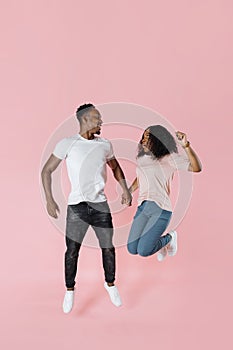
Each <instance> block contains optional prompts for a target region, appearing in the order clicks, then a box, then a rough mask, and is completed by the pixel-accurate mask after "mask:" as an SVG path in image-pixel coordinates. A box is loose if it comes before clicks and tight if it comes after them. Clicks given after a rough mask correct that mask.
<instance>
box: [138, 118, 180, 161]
mask: <svg viewBox="0 0 233 350" xmlns="http://www.w3.org/2000/svg"><path fill="white" fill-rule="evenodd" d="M146 130H149V142H148V148H149V150H150V153H151V156H152V157H153V158H156V159H161V158H162V157H164V156H166V155H167V154H171V153H177V152H178V150H177V145H176V141H175V139H174V137H173V136H172V135H171V134H170V132H169V131H168V130H167V129H166V128H164V127H163V126H162V125H152V126H149V127H148V128H146ZM146 130H145V131H146ZM143 135H144V133H143V134H142V138H141V140H140V142H139V144H138V155H137V157H142V156H143V155H144V154H146V153H145V151H144V150H143V147H142V140H143Z"/></svg>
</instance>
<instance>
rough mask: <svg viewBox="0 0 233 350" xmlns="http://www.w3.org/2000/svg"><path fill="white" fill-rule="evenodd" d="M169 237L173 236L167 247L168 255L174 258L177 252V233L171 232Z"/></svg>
mask: <svg viewBox="0 0 233 350" xmlns="http://www.w3.org/2000/svg"><path fill="white" fill-rule="evenodd" d="M169 235H171V236H172V239H171V240H170V242H169V243H168V245H167V253H168V255H169V256H174V255H176V252H177V233H176V231H171V232H169Z"/></svg>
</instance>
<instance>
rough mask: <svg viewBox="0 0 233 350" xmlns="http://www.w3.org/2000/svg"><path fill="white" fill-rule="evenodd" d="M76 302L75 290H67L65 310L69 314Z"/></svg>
mask: <svg viewBox="0 0 233 350" xmlns="http://www.w3.org/2000/svg"><path fill="white" fill-rule="evenodd" d="M73 304H74V290H67V291H66V294H65V296H64V300H63V311H64V313H65V314H68V313H69V312H70V311H71V310H72V307H73Z"/></svg>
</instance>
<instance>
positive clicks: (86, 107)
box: [76, 103, 95, 122]
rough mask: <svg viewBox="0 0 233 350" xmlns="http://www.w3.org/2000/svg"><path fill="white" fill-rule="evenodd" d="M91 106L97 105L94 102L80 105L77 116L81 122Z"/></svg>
mask: <svg viewBox="0 0 233 350" xmlns="http://www.w3.org/2000/svg"><path fill="white" fill-rule="evenodd" d="M91 108H95V106H94V105H93V104H92V103H85V104H83V105H81V106H79V107H78V109H77V111H76V117H77V119H78V121H79V122H80V121H81V119H82V116H83V115H84V114H86V113H87V112H88V111H89V110H90V109H91Z"/></svg>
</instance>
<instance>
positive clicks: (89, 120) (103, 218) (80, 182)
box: [41, 103, 132, 313]
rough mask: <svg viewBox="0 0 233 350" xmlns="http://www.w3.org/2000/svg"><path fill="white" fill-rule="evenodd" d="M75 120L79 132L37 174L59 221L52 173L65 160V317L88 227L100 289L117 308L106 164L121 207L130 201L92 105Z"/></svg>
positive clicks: (49, 207)
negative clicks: (95, 244)
mask: <svg viewBox="0 0 233 350" xmlns="http://www.w3.org/2000/svg"><path fill="white" fill-rule="evenodd" d="M76 116H77V119H78V121H79V123H80V131H79V133H78V134H76V135H74V136H72V137H68V138H65V139H62V140H61V141H60V142H58V143H57V145H56V147H55V149H54V152H53V154H51V156H50V157H49V159H48V160H47V162H46V164H45V165H44V167H43V170H42V173H41V176H42V183H43V187H44V191H45V196H46V201H47V211H48V214H49V215H50V216H52V217H54V218H57V212H59V207H58V205H57V203H56V202H55V200H54V198H53V195H52V189H51V187H52V186H51V183H52V177H51V174H52V172H53V171H54V170H55V169H56V168H57V167H58V165H59V164H60V163H61V161H62V160H63V159H66V165H67V171H68V176H69V179H70V182H71V192H70V194H69V198H68V207H67V217H66V246H67V250H66V253H65V282H66V288H67V291H66V293H65V297H64V301H63V311H64V312H65V313H68V312H70V311H71V309H72V307H73V302H74V293H75V288H74V286H75V277H76V272H77V263H78V255H79V250H80V247H81V244H82V241H83V239H84V236H85V234H86V232H87V229H88V227H89V226H90V225H91V226H92V228H93V229H94V231H95V234H96V236H97V238H98V241H99V245H100V247H101V249H102V260H103V268H104V273H105V283H104V287H105V289H106V290H107V292H108V293H109V296H110V299H111V301H112V303H113V304H114V305H115V306H120V305H121V298H120V295H119V292H118V289H117V287H116V286H115V285H114V280H115V248H114V246H113V243H112V237H113V224H112V216H111V213H110V210H109V206H108V203H107V199H106V196H105V194H104V187H105V183H106V164H107V165H108V166H109V167H110V168H111V169H112V171H113V174H114V177H115V179H116V180H117V181H118V182H119V184H120V185H121V187H122V189H123V195H122V204H127V205H131V201H132V197H131V194H130V192H129V190H128V187H127V184H126V181H125V176H124V173H123V171H122V169H121V167H120V165H119V163H118V161H117V160H116V158H115V157H114V153H113V149H112V145H111V142H110V141H108V140H106V139H103V138H101V137H97V136H95V135H96V134H97V135H99V134H100V132H101V125H102V123H103V121H102V118H101V115H100V113H99V111H98V110H97V109H96V108H95V106H94V105H93V104H91V103H89V104H84V105H82V106H80V107H79V108H78V109H77V111H76Z"/></svg>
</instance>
